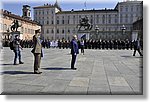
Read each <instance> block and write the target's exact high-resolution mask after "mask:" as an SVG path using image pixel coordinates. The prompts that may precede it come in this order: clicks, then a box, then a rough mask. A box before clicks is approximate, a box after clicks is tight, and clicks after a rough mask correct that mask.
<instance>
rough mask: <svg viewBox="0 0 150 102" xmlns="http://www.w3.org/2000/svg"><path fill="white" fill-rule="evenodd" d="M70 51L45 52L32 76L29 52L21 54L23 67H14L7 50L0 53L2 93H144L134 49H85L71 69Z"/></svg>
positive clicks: (138, 60)
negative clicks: (39, 67) (38, 69)
mask: <svg viewBox="0 0 150 102" xmlns="http://www.w3.org/2000/svg"><path fill="white" fill-rule="evenodd" d="M69 53H70V50H69V49H56V48H54V49H52V48H51V49H44V58H42V62H41V69H40V70H41V71H42V72H43V73H42V74H40V75H37V74H33V55H32V53H31V49H27V48H26V49H24V50H23V51H22V59H23V61H24V64H23V65H13V57H14V54H13V52H12V51H11V50H10V49H9V48H4V49H3V50H2V51H1V54H2V55H3V59H1V67H2V70H1V74H0V77H1V79H3V80H2V81H3V93H2V94H83V95H84V94H85V95H86V94H100V95H112V94H113V95H116V94H117V95H118V94H135V95H136V94H143V88H142V86H143V80H142V78H143V75H142V74H143V65H142V59H143V58H142V57H140V56H139V54H136V56H132V54H133V50H96V49H95V50H93V49H86V50H85V55H82V54H79V55H78V57H77V63H76V68H77V70H71V69H70V62H71V61H70V60H71V55H70V54H69Z"/></svg>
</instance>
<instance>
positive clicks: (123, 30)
mask: <svg viewBox="0 0 150 102" xmlns="http://www.w3.org/2000/svg"><path fill="white" fill-rule="evenodd" d="M121 30H122V36H124V34H125V30H126V27H125V25H122V28H121Z"/></svg>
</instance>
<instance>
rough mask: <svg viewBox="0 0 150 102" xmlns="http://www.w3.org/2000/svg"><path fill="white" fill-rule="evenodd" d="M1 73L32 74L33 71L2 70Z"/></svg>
mask: <svg viewBox="0 0 150 102" xmlns="http://www.w3.org/2000/svg"><path fill="white" fill-rule="evenodd" d="M1 74H11V75H16V74H34V73H33V72H24V71H4V72H2V73H1Z"/></svg>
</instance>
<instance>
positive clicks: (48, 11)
mask: <svg viewBox="0 0 150 102" xmlns="http://www.w3.org/2000/svg"><path fill="white" fill-rule="evenodd" d="M34 12H35V15H46V14H47V15H49V14H54V11H53V10H45V11H44V10H39V11H36V10H35V11H34Z"/></svg>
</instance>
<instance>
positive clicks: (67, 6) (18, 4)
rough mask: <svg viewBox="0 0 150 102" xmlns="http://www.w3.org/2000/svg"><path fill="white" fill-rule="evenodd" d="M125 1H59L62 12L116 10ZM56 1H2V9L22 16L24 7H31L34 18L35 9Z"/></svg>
mask: <svg viewBox="0 0 150 102" xmlns="http://www.w3.org/2000/svg"><path fill="white" fill-rule="evenodd" d="M120 1H123V0H73V1H72V0H57V2H58V3H59V5H60V7H61V8H62V10H71V9H74V10H81V9H86V8H87V9H93V8H94V9H102V8H114V7H115V6H116V4H117V3H118V2H120ZM55 2H56V0H32V1H31V0H1V4H2V8H3V9H5V10H8V11H11V12H12V13H14V14H17V15H22V5H25V4H28V5H30V6H31V13H32V16H33V8H32V7H35V6H41V5H44V4H46V3H49V4H54V3H55ZM85 2H86V7H85Z"/></svg>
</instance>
